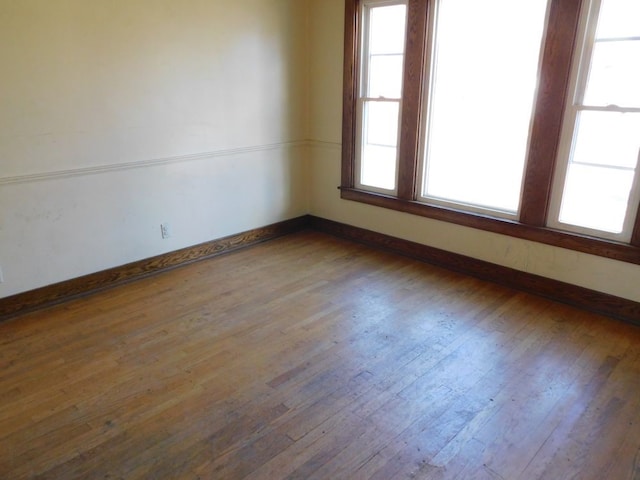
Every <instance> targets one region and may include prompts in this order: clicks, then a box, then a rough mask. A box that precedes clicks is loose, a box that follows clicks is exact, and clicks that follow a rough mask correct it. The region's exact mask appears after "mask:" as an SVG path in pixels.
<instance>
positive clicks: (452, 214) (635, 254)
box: [340, 187, 640, 265]
mask: <svg viewBox="0 0 640 480" xmlns="http://www.w3.org/2000/svg"><path fill="white" fill-rule="evenodd" d="M340 191H341V194H340V196H341V198H343V199H345V200H352V201H356V202H361V203H366V204H369V205H374V206H377V207H382V208H388V209H391V210H396V211H399V212H404V213H410V214H412V215H419V216H421V217H427V218H432V219H435V220H440V221H443V222H449V223H455V224H457V225H463V226H465V227H471V228H477V229H480V230H485V231H488V232H493V233H499V234H502V235H509V236H511V237H516V238H522V239H525V240H531V241H534V242H539V243H545V244H547V245H553V246H555V247H561V248H566V249H569V250H575V251H578V252H583V253H588V254H591V255H597V256H600V257H606V258H611V259H614V260H619V261H621V262H627V263H634V264H637V265H640V247H636V246H634V245H628V244H624V243H618V242H614V241H610V240H603V239H600V238H594V237H588V236H583V235H578V234H574V233H567V232H562V231H559V230H554V229H551V228H546V227H534V226H531V225H525V224H523V223H520V222H517V221H513V220H508V219H504V218H496V217H491V216H487V215H482V214H478V213H470V212H464V211H460V210H455V209H451V208H446V207H442V206H435V205H427V204H425V203H421V202H416V201H408V200H401V199H398V198H395V197H392V196H389V195H384V194H380V193H372V192H367V191H363V190H357V189H353V188H345V187H341V188H340Z"/></svg>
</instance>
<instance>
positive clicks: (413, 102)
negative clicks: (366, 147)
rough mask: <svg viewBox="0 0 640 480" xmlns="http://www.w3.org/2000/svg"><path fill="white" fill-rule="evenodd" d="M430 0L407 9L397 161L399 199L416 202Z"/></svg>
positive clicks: (418, 0) (413, 2) (417, 1)
mask: <svg viewBox="0 0 640 480" xmlns="http://www.w3.org/2000/svg"><path fill="white" fill-rule="evenodd" d="M428 3H429V2H428V0H410V1H409V3H408V5H407V35H406V37H407V40H406V52H405V59H404V78H403V86H402V97H403V98H402V119H401V121H400V145H399V154H398V157H399V161H398V197H399V198H401V199H405V200H414V199H415V198H416V182H417V177H418V158H419V139H420V127H421V125H422V120H421V118H422V109H423V108H422V97H423V95H422V89H423V85H424V76H425V74H426V72H425V57H426V45H427V42H426V37H427V12H428Z"/></svg>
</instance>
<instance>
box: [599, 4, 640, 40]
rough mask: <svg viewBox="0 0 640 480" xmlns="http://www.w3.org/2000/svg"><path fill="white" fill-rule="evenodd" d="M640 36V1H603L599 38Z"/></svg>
mask: <svg viewBox="0 0 640 480" xmlns="http://www.w3.org/2000/svg"><path fill="white" fill-rule="evenodd" d="M634 36H640V2H639V1H638V0H602V4H601V5H600V15H599V19H598V32H597V34H596V37H597V38H616V37H634Z"/></svg>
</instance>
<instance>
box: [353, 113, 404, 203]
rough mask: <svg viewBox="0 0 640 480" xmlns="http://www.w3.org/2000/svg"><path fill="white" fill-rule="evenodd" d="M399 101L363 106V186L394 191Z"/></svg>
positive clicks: (361, 163) (361, 175)
mask: <svg viewBox="0 0 640 480" xmlns="http://www.w3.org/2000/svg"><path fill="white" fill-rule="evenodd" d="M399 108H400V104H399V102H376V101H367V102H365V104H364V121H363V125H364V131H363V138H364V141H363V147H362V152H361V159H360V183H361V184H362V185H368V186H371V187H377V188H383V189H387V190H393V189H395V185H396V157H397V148H396V144H397V141H398V114H399Z"/></svg>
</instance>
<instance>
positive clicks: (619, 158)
mask: <svg viewBox="0 0 640 480" xmlns="http://www.w3.org/2000/svg"><path fill="white" fill-rule="evenodd" d="M639 152H640V114H638V113H618V112H593V111H583V112H580V115H579V117H578V121H577V134H576V137H575V142H574V149H573V158H572V161H573V162H579V163H589V164H595V165H609V166H613V167H621V168H631V169H635V168H636V165H637V163H638V154H639Z"/></svg>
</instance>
